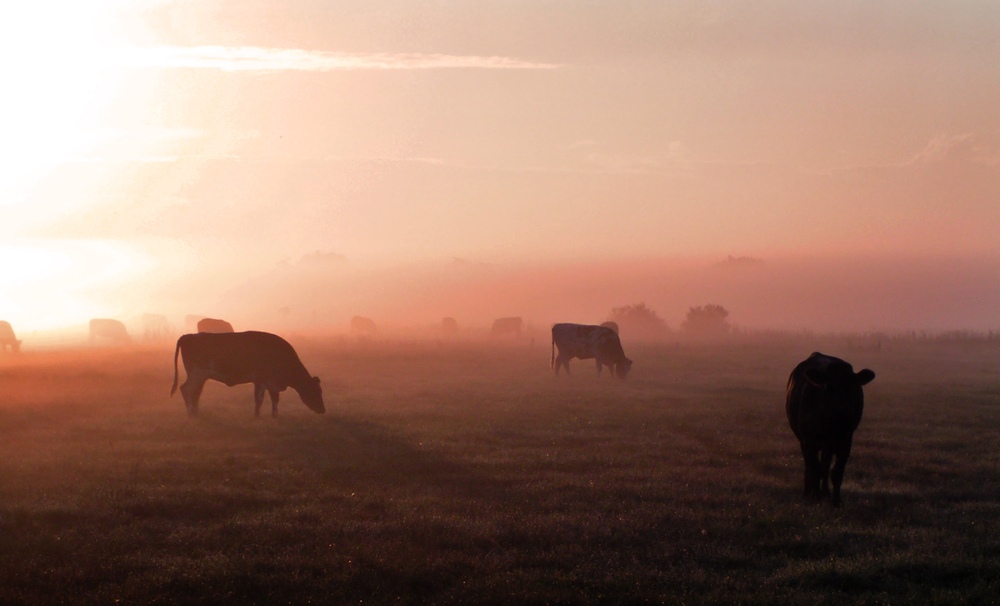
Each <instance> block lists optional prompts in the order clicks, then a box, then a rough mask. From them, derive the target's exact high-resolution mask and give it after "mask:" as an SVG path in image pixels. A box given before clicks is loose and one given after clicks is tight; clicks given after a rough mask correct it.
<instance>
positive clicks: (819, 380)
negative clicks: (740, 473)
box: [785, 352, 875, 507]
mask: <svg viewBox="0 0 1000 606" xmlns="http://www.w3.org/2000/svg"><path fill="white" fill-rule="evenodd" d="M874 378H875V373H874V372H872V371H870V370H868V369H867V368H865V369H864V370H861V371H859V372H857V373H855V372H854V368H853V367H852V366H851V365H850V364H848V363H847V362H845V361H843V360H841V359H840V358H835V357H833V356H827V355H824V354H821V353H819V352H815V353H813V354H812V355H811V356H809V358H807V359H806V360H805V361H803V362H801V363H799V365H798V366H796V367H795V370H793V371H792V374H791V375H790V376H789V377H788V391H787V394H786V398H785V412H786V414H787V415H788V423H789V425H791V427H792V431H793V432H795V437H796V438H798V439H799V445H800V446H801V448H802V458H803V459H804V460H805V467H806V470H805V497H806V498H811V499H814V500H816V501H819V500H820V499H821V498H822V497H824V496H827V495H830V487H829V484H828V482H829V481H830V480H832V483H833V494H832V495H831V501H832V503H833V505H834V506H835V507H839V506H840V484H841V482H842V481H843V479H844V468H845V467H846V466H847V458H848V457H849V456H850V455H851V442H852V440H853V437H854V430H855V429H857V428H858V425H859V424H860V423H861V413H862V412H863V411H864V407H865V394H864V391H863V390H862V389H861V388H862V386H864V385H867V384H868V383H870V382H871V381H872V379H874ZM834 457H836V458H837V462H836V463H835V464H834V465H833V471H832V472H831V471H830V463H831V462H832V461H833V458H834Z"/></svg>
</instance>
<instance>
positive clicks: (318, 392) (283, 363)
mask: <svg viewBox="0 0 1000 606" xmlns="http://www.w3.org/2000/svg"><path fill="white" fill-rule="evenodd" d="M178 354H182V355H183V356H184V370H185V372H186V373H187V380H186V381H184V383H183V384H181V395H183V396H184V404H185V406H187V411H188V414H189V415H191V416H195V415H197V414H198V399H199V398H200V397H201V390H202V388H204V386H205V381H207V380H208V379H213V380H215V381H219V382H221V383H225V384H226V385H228V386H230V387H232V386H233V385H240V384H242V383H253V398H254V414H255V415H256V416H258V417H259V416H260V407H261V405H262V404H263V403H264V392H265V391H267V392H268V393H269V394H270V396H271V416H274V417H276V416H278V396H279V394H280V393H281V392H283V391H285V390H286V389H287V388H289V387H291V388H292V389H294V390H295V391H297V392H298V394H299V397H300V398H301V399H302V402H303V403H304V404H305V405H306V406H307V407H308V408H309V410H312V411H313V412H315V413H318V414H323V413H324V412H326V407H325V406H324V405H323V390H322V388H321V387H320V385H319V377H313V376H310V374H309V371H307V370H306V367H305V366H303V364H302V362H301V361H300V360H299V356H298V354H296V353H295V349H293V348H292V346H291V345H290V344H289V343H288V341H286V340H284V339H282V338H281V337H279V336H278V335H273V334H271V333H266V332H257V331H246V332H233V333H209V332H200V333H195V334H187V335H181V337H180V338H179V339H177V347H176V348H175V349H174V384H173V386H172V387H171V388H170V395H171V396H173V395H174V392H175V391H177V355H178Z"/></svg>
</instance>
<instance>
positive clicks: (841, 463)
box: [830, 439, 852, 507]
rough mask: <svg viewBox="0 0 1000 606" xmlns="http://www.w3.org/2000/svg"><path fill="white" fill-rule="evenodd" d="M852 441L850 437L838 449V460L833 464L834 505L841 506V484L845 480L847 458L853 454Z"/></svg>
mask: <svg viewBox="0 0 1000 606" xmlns="http://www.w3.org/2000/svg"><path fill="white" fill-rule="evenodd" d="M851 442H852V440H850V439H848V440H847V441H846V442H845V443H844V444H843V445H841V447H840V448H838V449H837V462H836V463H834V465H833V471H832V472H831V473H830V479H831V480H832V481H833V496H832V498H831V502H832V503H833V506H834V507H840V484H841V482H843V481H844V468H845V467H847V459H848V458H849V457H850V456H851Z"/></svg>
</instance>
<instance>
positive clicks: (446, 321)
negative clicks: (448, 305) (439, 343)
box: [441, 317, 458, 337]
mask: <svg viewBox="0 0 1000 606" xmlns="http://www.w3.org/2000/svg"><path fill="white" fill-rule="evenodd" d="M441 334H442V335H444V336H446V337H454V336H455V335H457V334H458V322H457V321H456V320H455V318H452V317H448V318H441Z"/></svg>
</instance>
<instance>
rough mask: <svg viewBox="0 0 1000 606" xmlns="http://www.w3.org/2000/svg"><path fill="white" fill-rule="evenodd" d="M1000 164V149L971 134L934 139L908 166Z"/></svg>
mask: <svg viewBox="0 0 1000 606" xmlns="http://www.w3.org/2000/svg"><path fill="white" fill-rule="evenodd" d="M936 163H955V164H988V165H991V166H995V165H997V164H1000V147H998V146H997V145H996V144H995V143H994V142H992V141H987V140H986V139H984V138H983V137H980V136H977V135H975V134H973V133H965V134H961V135H942V136H940V137H935V138H933V139H931V141H930V142H929V143H928V144H927V146H926V147H924V149H922V150H920V152H918V153H917V154H916V156H914V157H913V159H912V160H911V161H910V164H936Z"/></svg>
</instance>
